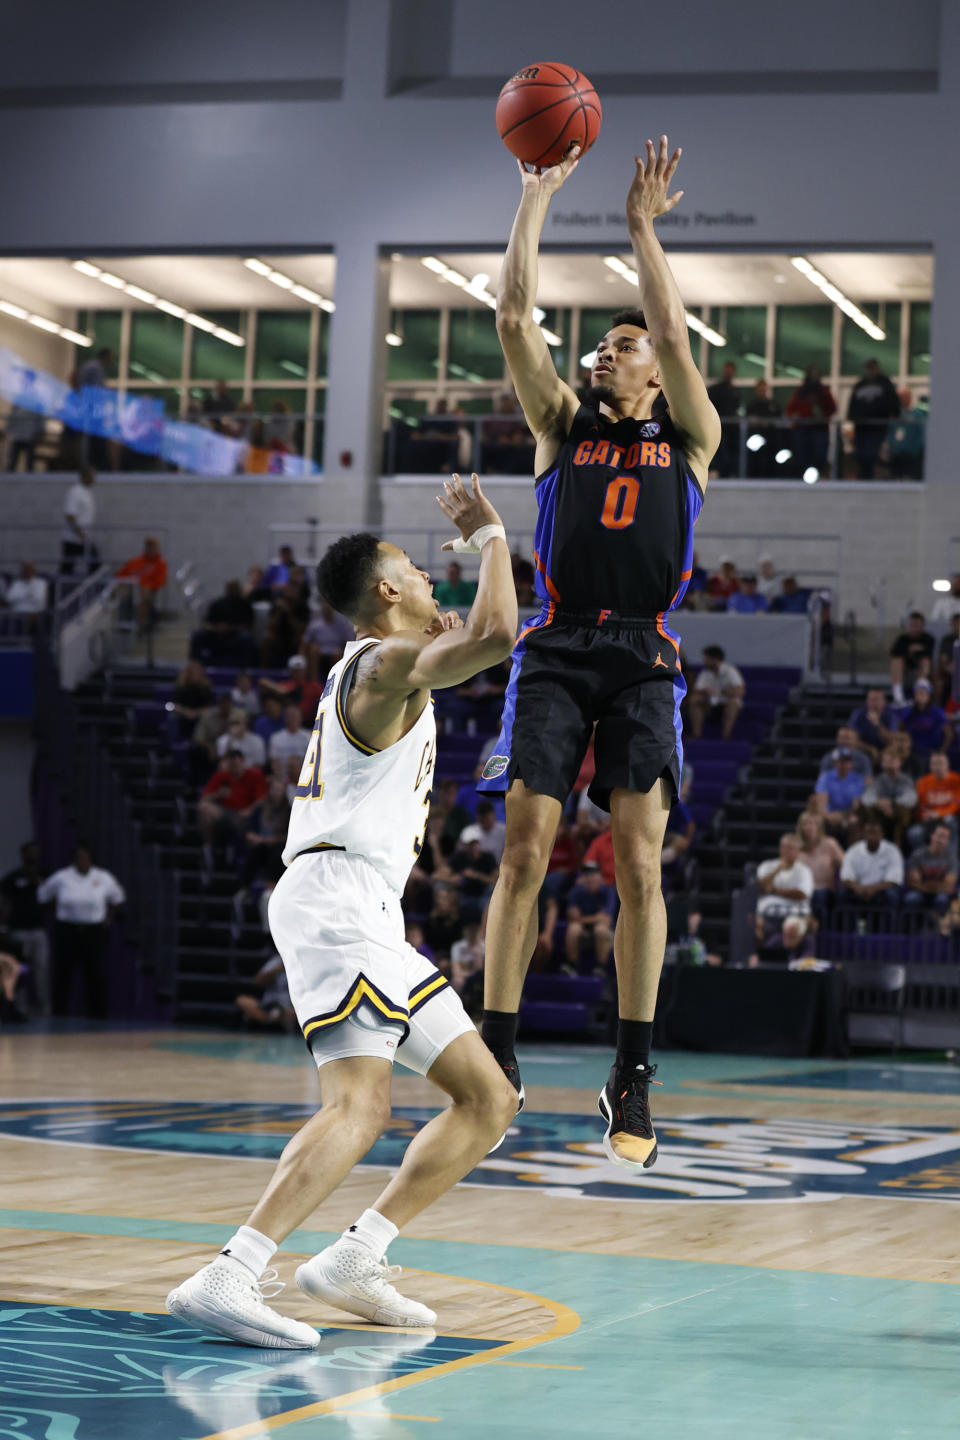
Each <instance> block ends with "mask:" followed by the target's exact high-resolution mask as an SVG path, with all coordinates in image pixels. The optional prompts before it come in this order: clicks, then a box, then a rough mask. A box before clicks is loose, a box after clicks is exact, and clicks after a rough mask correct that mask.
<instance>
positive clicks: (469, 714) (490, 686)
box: [447, 661, 510, 735]
mask: <svg viewBox="0 0 960 1440" xmlns="http://www.w3.org/2000/svg"><path fill="white" fill-rule="evenodd" d="M509 679H510V662H509V661H505V662H504V663H503V664H501V665H491V666H490V667H489V668H488V669H486V670H481V671H480V672H479V674H477V675H474V676H473V678H472V679H471V680H468V681H467V682H466V684H465V685H458V686H457V688H456V690H455V691H454V694H453V696H451V697H450V698H449V699H448V701H447V713H448V714H449V715H450V716H451V717H452V718H453V719H454V723H455V724H457V728H460V726H459V722H460V721H463V728H464V729H465V730H466V733H467V734H468V735H473V734H475V733H476V731H477V729H478V728H479V731H480V733H481V734H484V733H489V731H491V730H497V729H499V725H500V714H501V712H502V710H503V697H504V694H505V692H506V688H507V682H508V681H509Z"/></svg>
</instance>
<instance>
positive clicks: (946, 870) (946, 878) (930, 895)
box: [903, 825, 957, 915]
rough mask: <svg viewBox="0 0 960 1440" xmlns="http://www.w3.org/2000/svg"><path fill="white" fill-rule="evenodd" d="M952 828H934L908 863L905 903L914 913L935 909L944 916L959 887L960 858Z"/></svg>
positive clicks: (939, 826)
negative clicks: (923, 844)
mask: <svg viewBox="0 0 960 1440" xmlns="http://www.w3.org/2000/svg"><path fill="white" fill-rule="evenodd" d="M952 840H953V837H952V836H951V834H950V827H949V825H935V826H934V827H933V830H932V832H931V835H930V839H929V840H928V841H927V844H926V845H925V846H923V847H922V848H921V849H919V850H914V852H913V854H912V855H911V856H910V858H909V860H908V861H907V893H906V895H905V896H904V897H903V899H904V904H905V905H908V906H910V908H911V909H914V910H926V909H929V908H931V907H932V908H933V909H935V910H936V911H937V912H938V914H940V915H943V914H945V912H946V911H947V909H948V907H949V905H950V901H951V899H952V897H953V893H954V891H955V890H956V888H957V856H956V851H955V850H954V848H953V844H952Z"/></svg>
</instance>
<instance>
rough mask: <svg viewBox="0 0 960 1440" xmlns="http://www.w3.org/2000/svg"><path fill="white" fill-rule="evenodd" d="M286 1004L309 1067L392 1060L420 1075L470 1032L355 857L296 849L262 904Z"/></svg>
mask: <svg viewBox="0 0 960 1440" xmlns="http://www.w3.org/2000/svg"><path fill="white" fill-rule="evenodd" d="M269 918H270V930H271V933H272V935H273V940H274V944H275V945H276V947H277V950H278V952H279V954H280V956H281V958H282V959H283V965H284V969H285V970H286V973H287V984H288V985H289V987H290V1000H291V1003H292V1005H293V1007H294V1010H295V1011H296V1014H297V1020H298V1022H299V1024H300V1028H301V1030H302V1031H303V1035H304V1039H305V1040H306V1042H307V1045H308V1046H309V1048H310V1051H311V1053H312V1055H313V1058H314V1060H315V1061H316V1063H317V1065H318V1066H320V1065H325V1064H327V1062H328V1061H330V1060H343V1059H346V1058H348V1057H351V1056H355V1055H372V1056H380V1057H382V1058H384V1059H386V1060H391V1061H392V1060H396V1059H399V1060H400V1062H401V1064H403V1065H405V1066H406V1067H407V1068H408V1069H409V1070H415V1071H417V1072H418V1073H419V1074H421V1075H426V1073H427V1071H428V1070H429V1069H430V1067H431V1066H432V1065H433V1064H434V1062H435V1061H436V1059H437V1057H438V1056H439V1055H440V1054H441V1053H442V1052H443V1051H444V1050H445V1049H446V1048H447V1046H448V1045H449V1044H451V1042H452V1041H454V1040H456V1039H457V1037H458V1036H460V1035H465V1034H467V1033H468V1032H470V1031H472V1030H473V1029H474V1025H473V1022H472V1021H471V1020H470V1019H469V1017H468V1015H467V1013H466V1011H465V1010H464V1008H463V1005H462V1004H461V1002H460V997H459V995H458V994H457V993H456V991H455V990H454V989H453V988H452V987H451V985H450V983H449V981H448V980H447V979H446V977H445V976H444V975H442V974H441V973H440V971H439V970H438V969H437V967H436V966H435V965H434V964H432V963H431V961H429V960H427V959H426V958H425V957H424V956H423V955H420V954H419V953H418V952H417V951H416V950H414V948H413V946H412V945H408V944H407V942H406V940H405V938H404V926H403V912H402V910H401V908H400V897H399V895H397V893H396V891H394V890H392V889H391V888H390V886H389V885H387V883H386V881H385V880H384V879H383V877H382V876H381V875H380V873H379V871H377V870H375V869H374V867H373V866H372V865H371V864H370V863H369V861H367V860H365V859H363V857H362V856H360V855H350V854H347V853H346V852H345V851H342V850H321V851H317V852H310V853H308V854H305V855H298V856H297V858H296V859H295V860H294V861H293V863H292V864H291V865H289V866H288V867H287V870H286V871H285V873H284V874H283V875H282V876H281V878H280V880H279V882H278V884H277V886H276V888H275V890H274V891H273V894H272V895H271V897H270V905H269Z"/></svg>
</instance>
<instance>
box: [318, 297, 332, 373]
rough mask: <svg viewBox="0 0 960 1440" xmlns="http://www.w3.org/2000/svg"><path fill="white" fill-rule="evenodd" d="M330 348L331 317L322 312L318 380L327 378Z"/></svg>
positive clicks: (324, 311)
mask: <svg viewBox="0 0 960 1440" xmlns="http://www.w3.org/2000/svg"><path fill="white" fill-rule="evenodd" d="M329 348H330V316H329V315H328V314H327V312H326V310H321V311H320V333H319V335H318V337H317V379H318V380H326V378H327V351H328V350H329Z"/></svg>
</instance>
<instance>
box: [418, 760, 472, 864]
mask: <svg viewBox="0 0 960 1440" xmlns="http://www.w3.org/2000/svg"><path fill="white" fill-rule="evenodd" d="M459 788H460V787H459V786H458V784H457V782H456V780H451V779H446V780H440V781H438V782H437V783H436V785H435V787H434V792H433V804H432V805H431V806H430V824H429V826H428V827H427V840H428V842H429V846H430V850H431V853H432V855H433V868H434V873H435V874H436V873H437V872H438V871H442V869H443V867H444V865H445V864H446V862H447V860H448V859H449V858H450V856H451V855H452V854H453V852H454V849H455V848H456V844H457V840H458V839H459V838H460V836H461V835H462V833H463V831H464V830H465V829H466V828H467V826H468V825H469V824H470V823H471V821H472V819H473V817H472V815H471V814H470V811H469V810H466V809H464V807H463V806H462V805H458V804H457V791H458V790H459Z"/></svg>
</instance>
